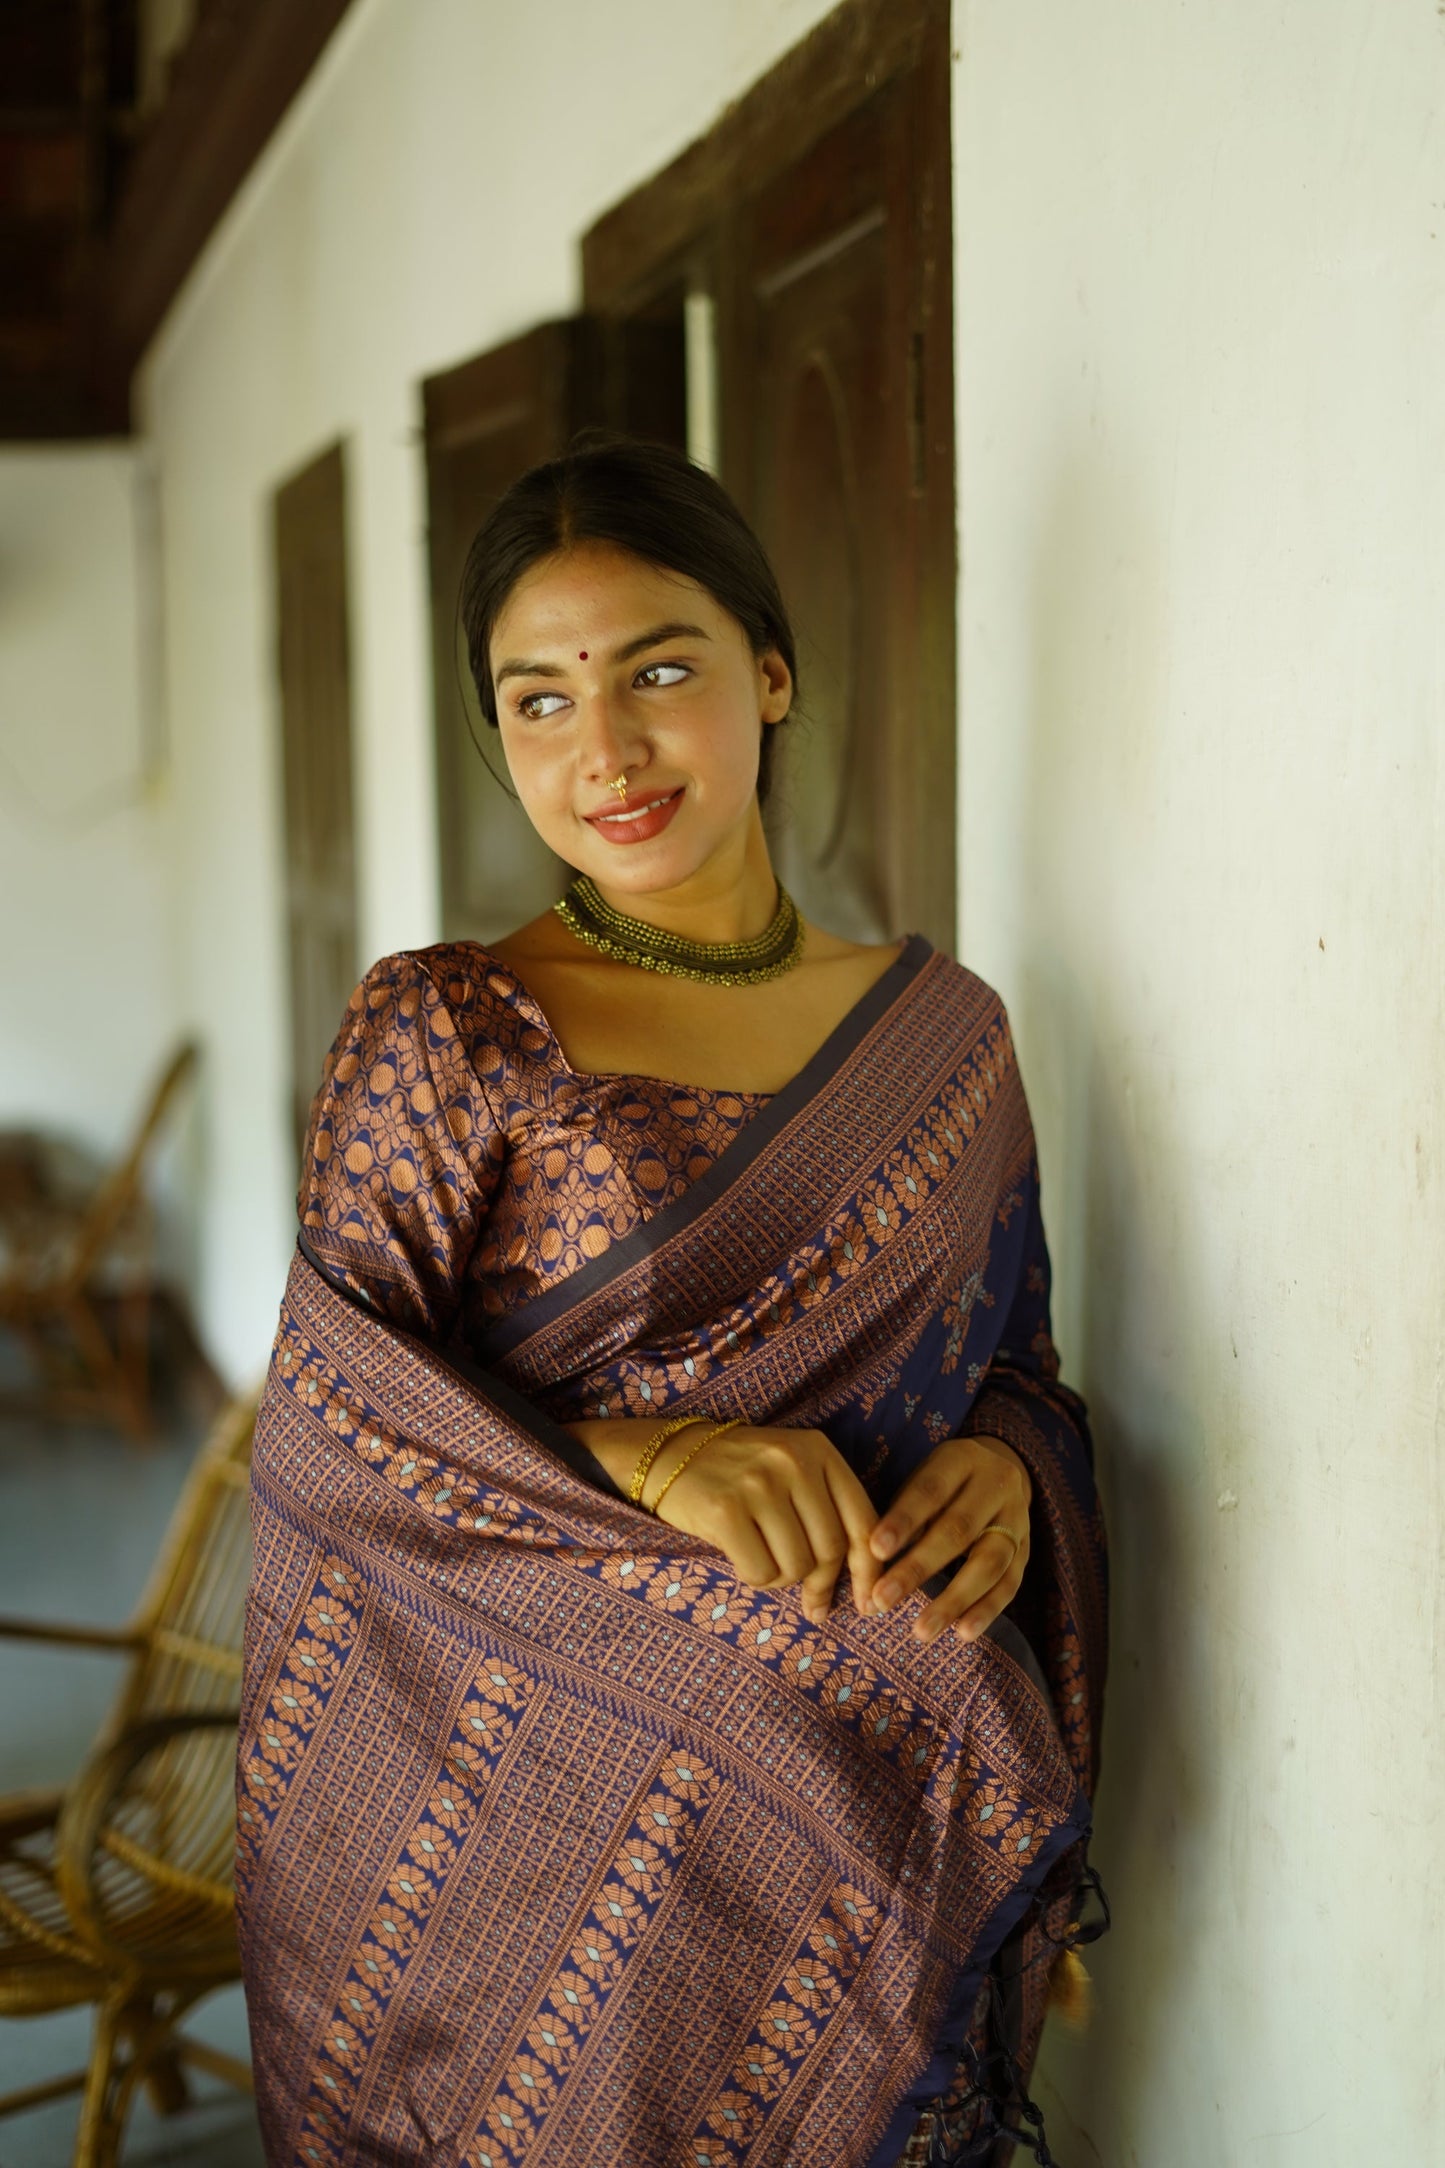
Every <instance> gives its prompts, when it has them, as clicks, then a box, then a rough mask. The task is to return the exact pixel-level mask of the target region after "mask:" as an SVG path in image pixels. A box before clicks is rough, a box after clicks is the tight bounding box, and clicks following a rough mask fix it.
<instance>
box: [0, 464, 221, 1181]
mask: <svg viewBox="0 0 1445 2168" xmlns="http://www.w3.org/2000/svg"><path fill="white" fill-rule="evenodd" d="M156 580H157V557H156V538H155V528H154V517H153V494H152V492H151V490H150V487H149V478H148V466H147V455H146V454H145V452H144V450H143V449H142V448H141V447H139V446H138V445H136V444H132V443H125V444H100V445H66V446H59V447H56V446H49V445H14V446H5V447H0V923H3V925H4V927H5V929H6V941H5V954H4V963H3V967H0V968H3V980H0V984H3V995H0V1001H3V1007H4V1013H5V1034H4V1037H5V1058H4V1060H3V1062H0V1127H3V1126H5V1125H7V1124H9V1123H11V1122H16V1123H21V1122H26V1121H34V1120H37V1119H40V1118H42V1117H43V1118H44V1119H45V1121H46V1122H47V1123H50V1124H53V1125H55V1126H58V1127H60V1128H63V1129H65V1130H66V1131H68V1132H69V1133H71V1134H72V1135H73V1136H75V1137H76V1138H77V1139H78V1140H79V1141H80V1142H82V1143H83V1144H85V1145H88V1146H90V1147H92V1148H93V1149H94V1150H96V1151H97V1152H99V1153H102V1154H107V1155H108V1154H110V1153H112V1152H114V1151H116V1150H117V1149H118V1148H119V1147H120V1145H121V1144H122V1143H123V1142H124V1141H125V1139H126V1137H127V1136H128V1134H129V1131H130V1129H131V1127H132V1126H133V1123H134V1120H135V1116H136V1110H137V1108H138V1106H139V1104H140V1101H141V1100H142V1098H143V1097H144V1094H145V1092H146V1090H147V1089H148V1087H149V1085H150V1082H151V1077H152V1071H153V1069H154V1067H155V1065H156V1061H157V1058H158V1051H159V1050H161V1049H163V1048H164V1047H165V1046H166V1045H167V1044H168V1043H169V1041H170V1040H171V1039H172V1038H173V1037H174V1036H175V1033H176V1030H177V1026H178V1020H179V1018H180V1015H181V1013H182V1006H183V1002H182V994H181V989H180V985H179V982H178V979H177V975H176V961H177V943H176V940H175V915H176V914H175V900H176V899H175V893H174V888H173V883H172V878H171V855H172V854H171V840H172V830H171V809H170V801H169V795H168V791H167V787H166V781H165V746H164V739H163V716H162V712H161V710H160V707H159V703H158V701H157V699H156V691H157V688H156V682H155V678H156V667H157V663H158V661H159V648H158V642H157V626H156V620H155V599H156Z"/></svg>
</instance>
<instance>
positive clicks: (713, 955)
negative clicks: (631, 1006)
mask: <svg viewBox="0 0 1445 2168" xmlns="http://www.w3.org/2000/svg"><path fill="white" fill-rule="evenodd" d="M552 908H553V910H554V911H555V912H556V913H557V916H558V917H559V918H560V919H561V920H562V923H563V924H564V925H565V926H568V927H570V928H571V930H572V932H573V933H575V934H576V936H577V938H578V940H579V941H586V942H588V943H589V944H590V945H591V947H593V948H595V949H601V951H602V953H603V955H604V956H613V957H615V958H616V959H617V961H618V962H619V963H624V964H640V965H641V967H642V969H643V970H644V971H663V972H666V973H667V974H668V975H669V976H670V977H672V978H675V979H701V980H703V981H704V982H705V983H706V984H707V985H709V986H756V985H758V984H759V983H760V982H761V981H762V980H763V979H776V978H781V977H782V975H783V973H784V972H785V971H791V970H792V968H793V965H794V964H795V963H797V961H798V959H799V958H800V957H801V955H802V953H803V921H802V920H801V919H800V918H799V916H798V907H797V905H796V904H795V903H794V901H793V899H792V897H791V896H790V895H789V894H788V892H787V890H786V889H785V888H784V886H783V884H782V882H781V881H779V883H778V908H777V910H776V911H775V912H774V913H773V921H772V924H771V925H770V926H769V927H768V928H767V930H766V932H764V933H760V934H759V935H758V936H757V938H756V940H753V941H689V940H688V939H687V937H686V935H684V934H680V933H665V932H664V931H663V930H662V928H661V927H660V926H649V925H648V924H647V923H646V921H645V920H643V919H640V918H629V917H628V916H627V915H626V913H625V912H623V911H614V910H613V908H612V906H611V904H610V903H608V902H607V901H606V900H605V898H604V897H603V896H602V894H601V893H600V891H599V890H598V889H597V888H596V887H595V886H594V884H593V883H592V882H591V881H590V880H589V879H588V878H587V875H586V874H585V873H579V874H578V876H577V878H576V880H575V881H573V883H572V885H571V887H570V888H569V889H568V891H567V893H566V895H565V896H564V897H563V898H562V900H561V902H560V903H556V904H554V905H553V906H552Z"/></svg>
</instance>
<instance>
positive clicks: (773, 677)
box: [758, 647, 793, 723]
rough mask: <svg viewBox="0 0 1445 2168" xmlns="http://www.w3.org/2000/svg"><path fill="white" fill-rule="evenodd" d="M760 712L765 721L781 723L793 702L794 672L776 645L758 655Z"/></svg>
mask: <svg viewBox="0 0 1445 2168" xmlns="http://www.w3.org/2000/svg"><path fill="white" fill-rule="evenodd" d="M758 689H759V694H760V701H759V713H760V715H761V717H762V720H763V721H764V722H765V723H780V722H781V721H782V720H783V717H784V716H785V715H786V714H787V712H788V710H789V708H790V707H791V706H792V704H793V673H792V671H791V670H790V669H789V668H788V666H787V664H786V662H784V660H783V657H782V654H781V653H780V651H779V650H778V649H777V648H775V647H769V648H765V649H764V651H763V653H762V654H761V655H759V657H758Z"/></svg>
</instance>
